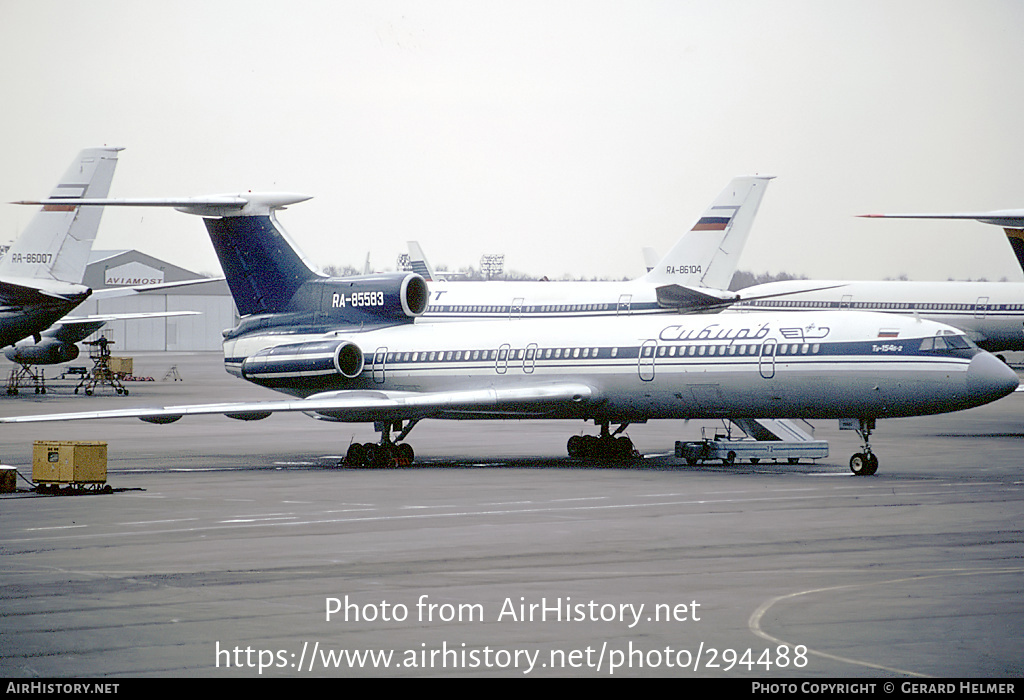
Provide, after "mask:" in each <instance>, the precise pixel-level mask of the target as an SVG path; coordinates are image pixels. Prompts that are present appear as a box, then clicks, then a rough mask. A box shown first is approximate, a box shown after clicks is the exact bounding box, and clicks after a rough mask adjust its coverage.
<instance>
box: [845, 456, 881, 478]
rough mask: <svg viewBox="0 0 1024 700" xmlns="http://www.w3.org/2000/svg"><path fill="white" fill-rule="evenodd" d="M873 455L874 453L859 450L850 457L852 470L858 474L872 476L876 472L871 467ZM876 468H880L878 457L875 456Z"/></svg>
mask: <svg viewBox="0 0 1024 700" xmlns="http://www.w3.org/2000/svg"><path fill="white" fill-rule="evenodd" d="M872 457H874V455H868V454H864V453H863V452H857V453H856V454H854V455H853V456H852V457H850V471H852V472H853V473H854V474H856V475H857V476H870V475H872V474H874V473H875V472H874V471H873V470H872V469H871V463H872ZM874 464H875V469H877V468H878V458H877V457H875V458H874Z"/></svg>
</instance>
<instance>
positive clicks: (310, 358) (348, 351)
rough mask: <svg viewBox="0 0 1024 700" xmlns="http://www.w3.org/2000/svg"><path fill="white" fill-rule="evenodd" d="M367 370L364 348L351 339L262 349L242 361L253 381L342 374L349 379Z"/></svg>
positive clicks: (250, 379) (248, 377)
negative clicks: (364, 363) (364, 361)
mask: <svg viewBox="0 0 1024 700" xmlns="http://www.w3.org/2000/svg"><path fill="white" fill-rule="evenodd" d="M362 371H363V351H362V350H360V349H359V346H358V345H356V344H355V343H353V342H351V341H348V340H336V339H332V340H316V341H311V342H307V343H295V344H292V345H278V346H276V347H272V348H267V349H265V350H260V351H259V352H257V353H255V354H254V355H250V356H249V357H247V358H245V360H244V361H243V362H242V376H243V377H245V378H246V379H248V380H249V381H256V382H259V381H260V380H267V379H279V378H282V377H291V378H294V377H310V378H313V377H323V376H331V375H337V374H340V375H341V376H343V377H345V378H346V379H353V378H355V377H358V376H359V374H360V373H361V372H362Z"/></svg>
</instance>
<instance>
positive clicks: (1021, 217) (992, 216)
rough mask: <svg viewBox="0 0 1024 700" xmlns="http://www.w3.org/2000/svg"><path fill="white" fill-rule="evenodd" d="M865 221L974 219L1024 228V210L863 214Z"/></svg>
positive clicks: (1006, 226)
mask: <svg viewBox="0 0 1024 700" xmlns="http://www.w3.org/2000/svg"><path fill="white" fill-rule="evenodd" d="M860 216H861V218H863V219H973V220H975V221H980V222H981V223H983V224H995V225H996V226H1003V227H1005V228H1024V209H1000V210H997V211H983V212H959V213H952V214H861V215H860Z"/></svg>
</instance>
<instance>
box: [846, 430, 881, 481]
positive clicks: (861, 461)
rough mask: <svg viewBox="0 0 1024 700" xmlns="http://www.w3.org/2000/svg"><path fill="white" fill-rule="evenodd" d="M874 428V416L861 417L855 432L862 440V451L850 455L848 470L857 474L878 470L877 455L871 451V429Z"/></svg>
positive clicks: (866, 473)
mask: <svg viewBox="0 0 1024 700" xmlns="http://www.w3.org/2000/svg"><path fill="white" fill-rule="evenodd" d="M874 429H875V419H874V418H861V419H860V421H859V427H858V428H857V434H858V435H860V438H861V440H863V441H864V451H863V452H857V453H856V454H854V455H853V456H852V457H850V471H852V472H853V473H854V474H856V475H857V476H871V475H872V474H874V473H875V472H876V471H878V457H877V456H876V455H875V453H874V452H872V451H871V442H870V438H871V431H872V430H874Z"/></svg>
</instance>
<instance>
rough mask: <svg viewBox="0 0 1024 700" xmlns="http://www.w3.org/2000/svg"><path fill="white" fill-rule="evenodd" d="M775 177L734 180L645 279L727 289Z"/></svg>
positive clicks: (758, 176)
mask: <svg viewBox="0 0 1024 700" xmlns="http://www.w3.org/2000/svg"><path fill="white" fill-rule="evenodd" d="M773 177H774V176H770V175H764V176H762V175H753V176H747V177H737V178H735V179H733V181H732V182H730V183H729V186H728V187H726V188H725V189H724V190H722V192H721V194H719V195H718V197H717V198H716V199H715V201H714V202H713V203H712V204H711V206H710V207H708V208H707V210H706V211H705V212H704V214H703V216H701V217H700V219H699V220H698V221H697V223H696V224H695V225H694V227H693V228H692V229H690V230H689V231H687V232H686V233H685V234H683V237H682V238H680V239H679V242H678V243H676V245H675V247H674V248H672V250H670V251H669V252H668V254H666V255H665V256H664V257H663V258H662V259H661V260H659V261H658V264H657V265H655V266H654V269H653V270H651V271H650V272H649V273H647V275H646V276H644V277H643V280H644V281H645V282H648V283H651V284H678V285H688V286H699V287H708V288H711V289H727V288H728V287H729V282H731V281H732V276H733V274H734V273H735V272H736V263H737V260H738V259H739V255H740V252H741V251H742V250H743V246H744V245H745V244H746V242H747V236H748V235H749V234H750V228H751V226H752V224H753V223H754V217H755V216H756V215H757V209H758V207H760V206H761V198H762V197H763V196H764V191H765V188H766V187H767V186H768V181H769V180H772V179H773Z"/></svg>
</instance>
